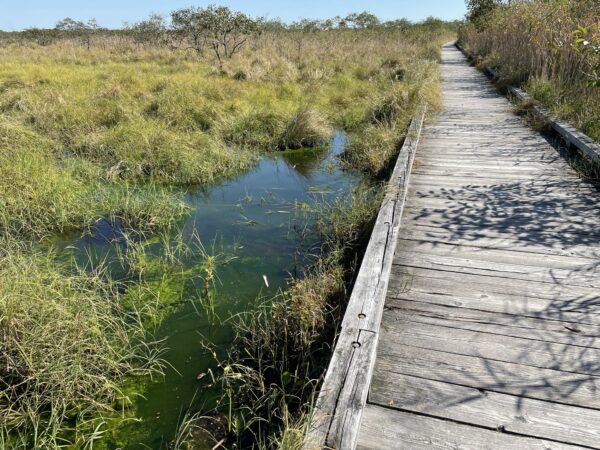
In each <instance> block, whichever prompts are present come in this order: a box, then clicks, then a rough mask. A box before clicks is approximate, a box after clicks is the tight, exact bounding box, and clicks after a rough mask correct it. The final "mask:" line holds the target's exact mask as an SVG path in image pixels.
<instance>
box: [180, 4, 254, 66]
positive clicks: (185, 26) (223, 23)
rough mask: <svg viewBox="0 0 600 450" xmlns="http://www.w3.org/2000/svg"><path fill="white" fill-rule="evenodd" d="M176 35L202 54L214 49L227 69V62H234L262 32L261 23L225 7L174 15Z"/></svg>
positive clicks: (221, 64)
mask: <svg viewBox="0 0 600 450" xmlns="http://www.w3.org/2000/svg"><path fill="white" fill-rule="evenodd" d="M171 20H172V26H173V30H174V31H175V33H177V34H179V35H180V36H183V37H185V38H186V39H187V40H188V42H189V43H190V44H191V46H192V48H194V49H195V50H196V51H197V52H198V53H202V52H203V51H204V49H205V47H208V48H210V49H211V50H212V51H213V53H214V55H215V57H216V59H217V61H218V63H219V68H220V69H223V61H224V60H225V59H228V58H231V57H232V56H233V55H234V54H235V53H236V52H238V51H239V50H240V49H241V48H242V46H243V45H244V44H245V43H246V41H247V40H248V37H249V36H250V35H251V34H253V33H256V32H257V31H258V30H259V21H256V20H253V19H251V18H250V17H248V16H247V15H245V14H243V13H241V12H235V11H232V10H230V9H229V8H227V7H225V6H215V5H209V6H208V7H206V8H185V9H180V10H177V11H174V12H173V13H172V14H171Z"/></svg>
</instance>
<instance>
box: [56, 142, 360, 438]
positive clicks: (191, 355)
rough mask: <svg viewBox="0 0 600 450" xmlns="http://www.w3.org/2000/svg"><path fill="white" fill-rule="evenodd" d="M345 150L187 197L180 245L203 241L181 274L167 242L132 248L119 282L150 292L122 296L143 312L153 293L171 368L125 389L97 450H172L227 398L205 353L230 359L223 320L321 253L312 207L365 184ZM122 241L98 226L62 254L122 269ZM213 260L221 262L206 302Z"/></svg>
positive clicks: (291, 159) (114, 230) (267, 168)
mask: <svg viewBox="0 0 600 450" xmlns="http://www.w3.org/2000/svg"><path fill="white" fill-rule="evenodd" d="M344 145H345V136H344V135H342V134H337V135H336V137H335V138H334V139H333V141H332V143H331V145H330V146H329V147H327V148H319V149H307V150H292V151H286V152H281V153H278V154H275V155H272V156H269V157H265V158H263V159H262V160H261V161H260V162H259V163H258V164H257V165H256V166H255V167H254V168H253V169H251V170H250V171H248V172H247V173H245V174H243V175H241V176H239V177H238V178H236V179H234V180H230V181H227V182H223V183H221V184H218V185H215V186H212V187H210V188H196V189H189V190H188V191H187V192H185V202H186V203H187V204H188V205H189V206H191V207H192V212H191V214H189V216H187V217H186V218H185V219H183V221H182V223H181V224H180V225H179V226H180V232H179V237H178V239H182V240H183V241H185V242H190V241H191V242H194V239H195V238H198V242H201V243H202V245H203V246H204V247H203V251H198V249H196V251H192V252H191V253H190V254H186V255H183V256H182V258H181V260H180V263H181V264H180V265H176V268H175V269H172V268H171V269H169V265H168V264H163V263H162V262H161V260H160V256H159V255H161V252H162V251H163V250H164V246H165V245H166V244H165V242H164V240H161V239H159V238H157V237H154V238H152V240H149V241H146V242H136V243H135V245H134V247H140V248H141V249H142V250H139V255H136V257H132V258H131V261H133V262H135V264H133V265H134V266H135V267H128V269H131V271H130V273H126V272H127V271H126V270H125V271H123V270H122V267H123V264H120V265H118V266H119V267H120V268H119V269H118V270H121V273H120V274H119V275H120V276H122V277H126V276H129V277H130V278H133V279H135V276H136V274H138V273H139V272H140V271H141V272H144V273H145V275H146V276H145V277H144V279H145V286H144V284H142V285H140V286H138V287H136V285H135V284H133V285H130V286H129V287H128V289H129V290H131V291H130V292H127V293H125V296H132V297H134V298H135V299H134V300H132V301H135V302H139V298H138V296H140V295H149V294H148V292H152V293H153V294H152V295H151V297H152V298H148V301H160V303H161V305H164V310H163V312H164V316H163V315H162V314H161V322H160V326H159V328H158V330H157V332H156V338H157V339H163V340H164V347H165V349H166V350H165V353H164V354H163V355H162V357H163V358H164V360H165V361H166V362H167V365H166V366H165V375H164V377H162V378H161V379H160V380H147V379H144V380H143V382H140V380H134V381H131V382H130V383H129V384H128V385H127V393H128V395H127V397H128V399H130V400H131V402H132V403H131V404H127V407H125V408H122V409H121V411H120V413H119V414H116V415H112V416H111V417H107V418H104V420H105V421H106V425H105V426H106V432H105V433H104V435H103V438H102V439H101V440H100V441H97V442H95V443H94V448H105V449H118V448H123V449H125V448H127V449H129V448H131V449H136V448H140V449H143V448H151V449H163V448H164V449H166V448H168V447H169V444H170V443H171V441H172V440H173V438H174V436H175V433H176V431H177V428H178V425H179V423H180V422H181V421H182V420H183V418H184V417H185V415H186V413H187V412H188V410H190V409H191V410H192V411H194V410H199V409H203V410H206V409H208V408H210V407H211V406H212V405H214V402H215V401H216V399H217V398H218V397H220V392H219V391H216V390H214V389H212V388H208V387H207V384H208V383H207V382H206V380H207V379H208V377H207V376H205V374H207V373H208V372H209V371H210V370H215V368H216V367H215V366H216V359H215V356H214V355H213V354H211V353H210V352H208V351H207V350H206V349H205V348H203V346H202V344H201V343H202V341H203V340H208V341H209V342H211V343H212V344H213V345H214V348H215V350H216V352H217V353H218V355H217V356H219V357H220V356H223V355H224V354H225V352H226V351H227V349H228V348H229V346H230V343H231V341H232V338H233V335H232V330H231V328H230V326H229V325H228V324H227V323H226V322H225V321H223V320H219V318H220V319H226V318H228V317H231V316H232V315H234V314H236V313H239V312H243V311H246V310H248V309H249V308H251V307H252V305H253V304H254V303H255V301H256V299H257V298H260V297H262V298H265V297H267V298H268V297H272V296H274V295H275V294H276V293H277V292H278V290H280V289H285V288H286V286H287V282H288V280H289V278H290V275H299V274H301V271H302V269H303V268H304V267H305V266H306V264H309V263H310V261H311V260H310V258H307V257H306V255H308V254H311V253H312V254H314V253H315V251H318V244H319V241H318V237H317V236H314V235H312V234H311V233H310V232H309V231H307V230H309V229H308V228H307V227H306V225H307V222H309V221H310V220H311V217H312V216H311V214H313V213H314V211H313V208H312V206H313V205H315V203H316V202H317V201H318V200H332V199H334V198H338V197H343V196H345V195H347V194H349V193H350V192H351V190H352V189H353V188H354V187H355V186H356V185H357V184H358V182H359V181H360V179H361V176H360V175H358V174H356V173H352V172H348V171H342V170H341V169H340V166H339V164H338V160H337V155H339V154H340V153H341V151H342V150H343V146H344ZM122 232H123V230H119V229H118V224H114V223H109V222H106V221H105V222H100V223H98V224H97V225H96V226H95V228H93V229H92V232H91V233H90V234H89V235H86V236H83V237H81V238H77V239H70V240H69V239H64V240H63V248H65V247H68V250H65V251H67V252H69V253H71V254H72V255H73V257H74V258H80V259H82V260H85V259H86V258H89V255H94V258H98V260H100V259H102V258H107V259H110V260H115V259H118V258H119V255H121V256H122V254H123V252H127V251H128V249H127V245H124V244H123V240H122V236H121V234H122ZM120 236H121V238H120ZM129 251H131V250H129ZM130 256H131V255H130ZM207 256H214V257H215V258H216V259H217V260H215V270H214V274H213V279H212V280H211V286H210V290H209V291H208V292H207V291H206V288H205V286H204V283H205V282H206V270H207V268H206V263H207ZM219 258H220V259H221V261H218V259H219ZM128 261H129V260H128ZM156 296H158V297H160V298H159V299H157V298H156ZM208 302H210V304H209V305H208ZM128 401H129V400H127V402H128Z"/></svg>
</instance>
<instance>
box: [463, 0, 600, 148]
mask: <svg viewBox="0 0 600 450" xmlns="http://www.w3.org/2000/svg"><path fill="white" fill-rule="evenodd" d="M599 23H600V9H598V3H597V2H596V1H594V0H589V1H588V0H583V1H580V0H578V1H575V0H550V1H546V0H528V1H519V2H509V4H503V5H500V6H498V7H497V8H495V9H494V10H493V11H492V12H491V13H490V14H489V15H488V16H487V17H486V18H485V20H484V21H483V22H482V24H480V25H479V26H475V25H474V24H468V25H466V26H465V27H463V28H462V29H461V30H460V33H459V39H460V41H461V43H462V44H463V45H464V46H465V48H466V49H467V51H469V52H471V53H473V54H475V55H477V57H478V59H479V63H480V64H482V65H487V66H491V67H495V68H497V69H498V70H499V74H500V80H501V82H503V83H512V84H519V85H521V86H522V87H524V88H525V90H527V92H528V93H529V94H531V95H532V96H533V97H534V98H535V99H536V100H537V101H539V102H541V103H542V104H544V105H545V106H547V107H548V108H549V109H550V110H551V111H552V112H553V113H554V114H555V115H556V116H558V117H561V118H564V119H566V120H568V121H570V122H572V123H573V124H574V125H575V126H577V127H578V128H580V129H581V130H582V131H583V132H585V133H586V134H588V135H589V136H590V137H592V138H594V139H596V140H598V141H600V89H599V88H598V86H596V85H594V75H593V73H594V67H598V64H600V53H595V52H592V51H586V50H585V48H584V47H583V45H582V43H581V42H578V38H580V37H581V36H582V35H581V32H580V31H578V30H580V28H581V27H584V28H586V29H588V30H589V31H588V33H589V34H587V35H586V36H587V37H586V38H585V39H587V40H589V41H592V42H594V40H596V41H597V39H598V34H599V33H600V29H599V28H598V24H599ZM585 39H584V40H585Z"/></svg>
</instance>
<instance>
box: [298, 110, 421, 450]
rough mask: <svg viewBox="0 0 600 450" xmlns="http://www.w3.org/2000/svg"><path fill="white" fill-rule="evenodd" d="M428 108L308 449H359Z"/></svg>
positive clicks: (402, 157)
mask: <svg viewBox="0 0 600 450" xmlns="http://www.w3.org/2000/svg"><path fill="white" fill-rule="evenodd" d="M424 117H425V107H422V108H420V109H419V111H418V113H417V114H416V115H415V116H414V117H413V119H412V121H411V123H410V126H409V129H408V132H407V135H406V138H405V140H404V143H403V145H402V148H401V149H400V152H399V154H398V158H397V160H396V164H395V166H394V171H393V173H392V176H391V177H390V180H389V183H388V190H387V192H386V194H385V197H384V199H383V201H382V203H381V208H380V210H379V214H378V216H377V220H376V222H375V226H374V227H373V232H372V233H371V238H370V240H369V244H368V246H367V250H366V252H365V255H364V258H363V261H362V264H361V267H360V270H359V272H358V275H357V278H356V283H355V285H354V288H353V290H352V294H351V296H350V300H349V301H348V306H347V309H346V313H345V315H344V319H343V321H342V327H341V331H340V334H339V337H338V340H337V343H336V345H335V348H334V352H333V356H332V358H331V361H330V363H329V366H328V368H327V372H326V373H325V378H324V381H323V385H322V387H321V390H320V392H319V396H318V398H317V401H316V405H315V408H314V410H313V413H312V417H311V422H310V428H309V430H308V433H307V436H306V440H305V443H304V449H305V450H316V449H322V448H332V449H333V448H335V449H344V450H346V449H348V450H353V449H354V448H356V444H357V438H358V432H359V429H360V422H361V418H362V412H363V409H364V407H365V404H366V402H367V396H368V392H369V386H370V382H371V375H372V372H373V367H374V365H375V357H376V354H377V343H378V338H379V327H380V323H381V317H382V314H383V307H384V303H385V297H386V292H387V286H388V281H389V276H390V271H391V268H392V261H393V258H394V251H395V249H396V242H397V240H398V234H399V231H400V221H401V218H402V212H403V209H404V203H405V199H406V191H407V188H408V182H409V177H410V172H411V169H412V165H413V162H414V158H415V153H416V150H417V146H418V144H419V138H420V135H421V129H422V127H423V121H424Z"/></svg>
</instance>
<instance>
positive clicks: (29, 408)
mask: <svg viewBox="0 0 600 450" xmlns="http://www.w3.org/2000/svg"><path fill="white" fill-rule="evenodd" d="M122 297H123V295H122V294H121V293H120V286H119V285H118V284H117V283H114V282H111V281H110V279H109V277H108V276H107V273H106V272H105V271H104V269H102V268H101V267H99V268H97V269H96V270H94V271H92V272H84V271H76V272H73V271H72V270H71V269H70V268H67V267H61V266H60V265H59V264H57V262H56V260H55V259H54V258H52V257H51V256H48V255H47V254H43V253H40V252H36V251H34V250H31V249H23V248H19V247H17V246H16V244H14V243H13V244H8V243H7V242H3V249H2V254H1V255H0V340H1V342H2V351H1V352H0V380H2V381H1V383H0V405H1V408H0V436H1V440H2V442H3V444H4V445H3V448H22V449H29V448H40V449H41V448H58V447H61V446H63V445H66V444H67V443H69V442H72V443H78V444H80V445H85V444H88V443H90V442H92V441H93V440H94V438H95V431H97V428H96V427H97V426H98V425H99V423H98V417H99V415H101V414H102V413H110V412H113V411H115V410H118V409H119V405H122V404H126V401H125V400H127V394H126V393H125V392H124V391H123V390H122V388H123V385H122V379H123V377H124V376H127V375H152V374H158V373H160V372H161V371H162V363H161V361H160V358H159V351H158V348H157V347H156V346H155V344H153V343H152V342H151V340H149V339H148V333H147V331H146V328H145V327H144V324H143V323H144V320H145V317H146V316H147V315H153V314H154V313H153V309H154V307H155V305H154V304H153V303H151V302H148V301H147V298H145V299H143V300H144V301H141V300H142V298H138V300H140V301H137V302H132V301H131V300H132V299H131V296H130V305H129V307H128V308H125V307H124V305H123V303H122ZM127 401H129V402H130V400H127Z"/></svg>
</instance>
